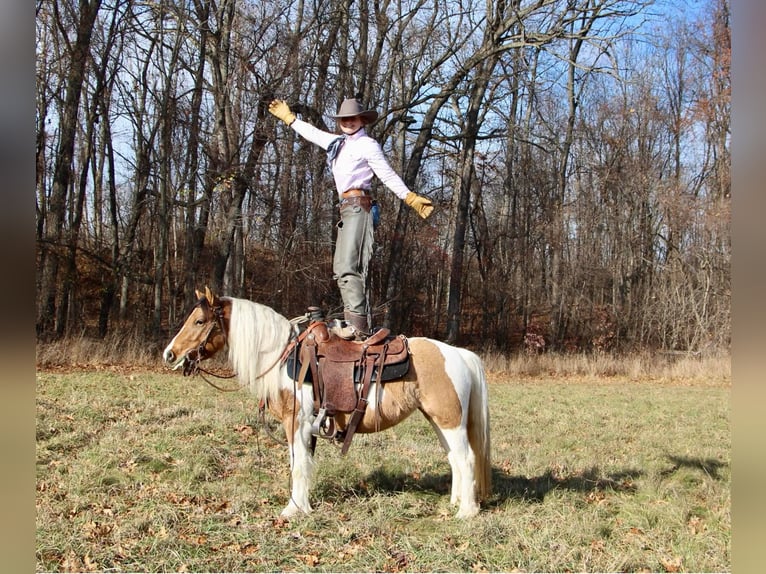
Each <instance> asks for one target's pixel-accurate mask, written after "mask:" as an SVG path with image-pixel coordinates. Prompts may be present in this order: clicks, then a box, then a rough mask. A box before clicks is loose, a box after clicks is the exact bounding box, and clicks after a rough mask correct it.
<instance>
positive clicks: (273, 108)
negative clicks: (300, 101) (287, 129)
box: [269, 100, 295, 126]
mask: <svg viewBox="0 0 766 574" xmlns="http://www.w3.org/2000/svg"><path fill="white" fill-rule="evenodd" d="M269 112H270V113H271V115H273V116H276V117H278V118H279V119H280V120H282V121H283V122H285V123H286V124H287V125H288V126H289V125H290V124H292V123H293V122H294V121H295V114H294V113H293V112H291V111H290V106H288V105H287V102H285V101H284V100H272V101H271V103H270V104H269Z"/></svg>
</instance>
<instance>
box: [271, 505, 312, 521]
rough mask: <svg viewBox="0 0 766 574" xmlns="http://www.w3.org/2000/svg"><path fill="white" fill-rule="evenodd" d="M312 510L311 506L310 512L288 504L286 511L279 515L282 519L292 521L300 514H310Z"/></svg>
mask: <svg viewBox="0 0 766 574" xmlns="http://www.w3.org/2000/svg"><path fill="white" fill-rule="evenodd" d="M311 510H312V508H311V507H310V506H309V507H308V510H304V509H302V508H300V507H299V506H296V505H294V504H288V505H287V506H286V507H285V508H284V510H283V511H282V512H281V513H280V514H279V517H280V518H284V519H285V520H290V519H291V518H293V517H295V516H297V515H299V514H310V513H311Z"/></svg>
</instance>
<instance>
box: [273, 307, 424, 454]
mask: <svg viewBox="0 0 766 574" xmlns="http://www.w3.org/2000/svg"><path fill="white" fill-rule="evenodd" d="M296 357H297V359H296ZM409 357H410V353H409V345H408V344H407V339H406V337H404V335H398V336H392V335H391V332H390V331H389V330H388V329H386V328H381V329H379V330H377V331H375V332H374V333H373V334H372V335H370V337H368V338H367V339H365V340H364V341H348V340H346V339H342V338H341V337H339V336H338V335H336V334H335V333H333V331H332V329H331V328H329V327H328V325H327V323H326V322H324V321H323V320H315V321H312V322H311V323H310V324H309V325H308V327H307V328H306V330H305V331H303V332H301V334H300V335H299V336H298V338H297V340H296V341H295V345H294V346H291V347H290V350H289V351H287V352H286V358H285V360H286V361H287V366H288V372H289V373H290V374H291V376H292V377H293V379H294V380H296V381H298V382H299V383H300V384H309V383H311V384H312V385H313V390H314V415H315V419H314V423H313V425H312V429H311V430H312V434H313V435H314V436H315V437H320V438H326V439H330V440H332V441H340V440H341V439H342V440H343V446H342V448H341V454H343V455H345V454H346V452H348V449H349V447H350V446H351V439H352V438H353V436H354V433H355V432H356V429H357V426H358V425H359V422H360V421H361V420H362V418H363V417H364V413H365V411H366V410H367V404H368V394H369V391H370V385H371V383H372V382H378V383H383V382H384V381H390V380H393V379H400V378H401V377H403V376H404V375H405V374H406V373H407V371H408V370H409V366H410V358H409ZM338 413H346V414H351V417H350V419H349V420H348V425H347V426H346V428H345V429H341V430H338V428H337V426H338V425H336V420H335V415H336V414H338Z"/></svg>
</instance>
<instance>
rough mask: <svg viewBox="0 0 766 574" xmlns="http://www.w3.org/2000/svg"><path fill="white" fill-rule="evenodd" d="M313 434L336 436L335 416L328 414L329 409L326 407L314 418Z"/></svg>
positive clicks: (329, 437)
mask: <svg viewBox="0 0 766 574" xmlns="http://www.w3.org/2000/svg"><path fill="white" fill-rule="evenodd" d="M311 434H312V435H314V436H315V437H319V438H328V439H333V438H334V437H335V435H336V432H335V418H334V417H332V416H329V417H328V416H327V409H326V408H325V407H322V408H320V409H319V412H318V413H317V416H316V418H314V423H313V424H312V425H311Z"/></svg>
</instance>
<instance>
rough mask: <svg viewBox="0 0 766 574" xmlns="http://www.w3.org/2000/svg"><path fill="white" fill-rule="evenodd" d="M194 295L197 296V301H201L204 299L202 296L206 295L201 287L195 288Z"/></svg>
mask: <svg viewBox="0 0 766 574" xmlns="http://www.w3.org/2000/svg"><path fill="white" fill-rule="evenodd" d="M194 296H195V297H196V298H197V301H199V300H200V299H202V297H204V295H203V294H202V292H201V291H200V290H199V289H195V290H194Z"/></svg>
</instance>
